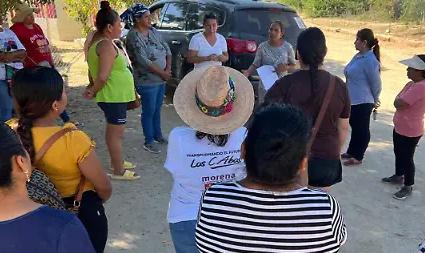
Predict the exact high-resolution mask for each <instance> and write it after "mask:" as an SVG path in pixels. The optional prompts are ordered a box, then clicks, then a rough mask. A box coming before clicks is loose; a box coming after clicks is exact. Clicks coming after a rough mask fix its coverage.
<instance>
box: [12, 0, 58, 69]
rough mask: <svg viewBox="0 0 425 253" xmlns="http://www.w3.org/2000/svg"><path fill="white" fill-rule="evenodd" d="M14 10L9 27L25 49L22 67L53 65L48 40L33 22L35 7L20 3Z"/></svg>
mask: <svg viewBox="0 0 425 253" xmlns="http://www.w3.org/2000/svg"><path fill="white" fill-rule="evenodd" d="M15 11H16V13H15V16H14V17H13V18H12V23H13V25H12V26H11V27H10V29H11V30H12V31H13V32H14V33H15V34H16V35H17V36H18V38H19V40H20V41H21V42H22V44H24V47H25V49H26V50H27V58H25V61H24V67H34V66H46V67H53V57H52V52H51V51H50V47H49V41H48V40H47V38H46V36H45V35H44V33H43V30H42V29H41V27H40V26H39V25H38V24H36V23H35V19H34V12H35V13H37V12H38V11H37V9H36V8H31V7H29V6H28V5H27V4H25V3H22V4H19V5H18V6H17V7H16V10H15Z"/></svg>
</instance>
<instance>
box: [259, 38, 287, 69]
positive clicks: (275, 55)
mask: <svg viewBox="0 0 425 253" xmlns="http://www.w3.org/2000/svg"><path fill="white" fill-rule="evenodd" d="M252 64H253V65H254V66H255V67H257V68H259V67H261V66H264V65H271V66H273V67H277V65H279V64H295V54H294V50H293V49H292V45H291V44H289V43H288V42H286V41H283V44H282V45H281V46H279V47H274V46H272V45H270V43H269V41H264V42H262V43H261V44H260V45H259V46H258V50H257V53H256V54H255V59H254V62H253V63H252Z"/></svg>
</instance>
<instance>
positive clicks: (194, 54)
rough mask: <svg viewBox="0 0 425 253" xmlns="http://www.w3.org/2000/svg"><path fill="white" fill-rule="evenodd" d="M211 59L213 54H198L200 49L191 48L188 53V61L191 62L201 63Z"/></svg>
mask: <svg viewBox="0 0 425 253" xmlns="http://www.w3.org/2000/svg"><path fill="white" fill-rule="evenodd" d="M210 60H211V56H198V51H195V50H189V52H188V54H187V61H188V62H190V63H201V62H204V61H210Z"/></svg>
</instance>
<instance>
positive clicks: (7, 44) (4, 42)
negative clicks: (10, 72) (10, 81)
mask: <svg viewBox="0 0 425 253" xmlns="http://www.w3.org/2000/svg"><path fill="white" fill-rule="evenodd" d="M17 50H25V48H24V46H23V45H22V43H21V41H19V39H18V37H17V36H16V34H15V33H14V32H12V31H11V30H10V29H6V28H3V31H2V32H0V53H5V52H6V53H10V52H14V51H17ZM7 65H9V66H11V67H13V68H16V69H21V68H23V67H24V65H23V64H22V63H21V62H13V63H7ZM5 79H6V67H5V63H3V62H0V80H5Z"/></svg>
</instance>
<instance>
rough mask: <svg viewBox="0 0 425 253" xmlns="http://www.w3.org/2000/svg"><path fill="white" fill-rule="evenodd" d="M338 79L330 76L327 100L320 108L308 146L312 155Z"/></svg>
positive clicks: (325, 99)
mask: <svg viewBox="0 0 425 253" xmlns="http://www.w3.org/2000/svg"><path fill="white" fill-rule="evenodd" d="M335 85H336V78H335V76H333V75H332V74H331V75H330V80H329V86H328V89H327V90H326V95H325V98H324V99H323V102H322V105H321V106H320V111H319V114H318V115H317V118H316V121H315V122H314V126H313V128H312V131H311V136H310V140H309V141H308V144H307V151H308V153H310V150H311V146H312V145H313V142H314V140H315V139H316V135H317V133H318V132H319V128H320V126H321V124H322V121H323V118H324V117H325V113H326V110H327V108H328V105H329V103H330V101H331V98H332V95H333V93H334V90H335Z"/></svg>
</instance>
